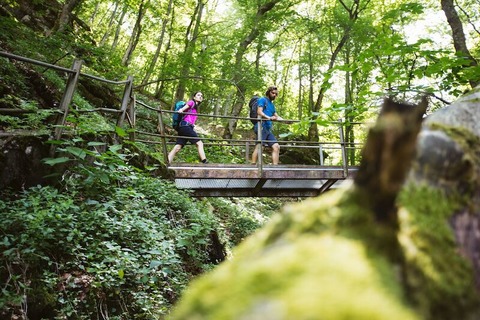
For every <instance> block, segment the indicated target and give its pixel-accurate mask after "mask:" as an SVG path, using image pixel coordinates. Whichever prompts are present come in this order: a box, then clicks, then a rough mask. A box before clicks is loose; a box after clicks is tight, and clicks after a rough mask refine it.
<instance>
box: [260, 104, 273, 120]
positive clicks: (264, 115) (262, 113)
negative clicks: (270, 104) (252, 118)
mask: <svg viewBox="0 0 480 320" xmlns="http://www.w3.org/2000/svg"><path fill="white" fill-rule="evenodd" d="M257 114H258V115H260V116H261V117H262V118H265V119H267V120H272V117H270V116H267V115H266V114H265V113H264V112H263V106H258V107H257Z"/></svg>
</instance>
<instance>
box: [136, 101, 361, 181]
mask: <svg viewBox="0 0 480 320" xmlns="http://www.w3.org/2000/svg"><path fill="white" fill-rule="evenodd" d="M136 105H137V107H140V106H142V107H144V108H146V109H149V110H151V111H153V112H156V113H157V114H158V132H157V133H153V132H144V131H139V130H136V131H135V135H136V137H135V140H136V141H139V142H143V143H148V144H158V145H160V147H161V149H162V153H163V155H164V160H165V163H168V158H167V156H168V151H169V150H168V147H169V146H173V145H174V144H175V141H176V139H177V138H178V137H181V136H179V135H178V133H177V132H176V131H175V130H173V129H172V128H171V120H170V119H171V116H172V114H173V113H174V111H172V110H166V109H163V108H161V107H158V108H155V107H151V106H149V105H148V104H146V103H143V102H142V101H136ZM185 114H188V112H187V113H185ZM196 115H197V116H198V119H199V120H200V119H202V118H203V119H204V118H208V119H215V120H220V121H223V122H225V123H226V122H227V121H228V120H232V119H234V120H236V121H238V122H247V123H248V125H247V126H248V127H249V128H251V127H252V125H251V120H259V121H260V122H261V123H262V122H263V120H262V119H260V118H259V119H252V118H249V117H234V116H225V115H212V114H202V113H197V114H196ZM210 121H212V120H210ZM296 122H300V121H298V120H277V121H275V123H276V126H279V125H282V124H285V125H286V124H291V123H296ZM345 125H346V122H344V121H342V120H341V119H339V120H338V121H333V122H331V126H334V127H336V128H337V130H338V136H337V137H338V140H336V141H318V142H312V141H288V140H286V141H283V140H282V139H281V138H279V137H278V136H277V140H278V143H279V145H280V146H281V150H282V153H284V152H285V150H291V149H313V150H315V151H316V152H317V153H316V154H317V155H318V158H317V159H316V162H317V163H318V164H319V165H320V166H326V165H330V166H341V167H342V168H343V170H344V175H345V176H348V167H349V164H352V163H353V164H355V161H352V160H351V159H349V155H350V157H352V156H353V157H354V158H355V159H357V158H360V156H359V152H360V150H361V144H360V143H352V142H346V141H345V139H344V137H345V132H344V129H345ZM348 125H363V123H348ZM259 128H261V126H259ZM250 131H251V136H252V137H251V138H245V139H224V138H211V137H202V135H201V134H200V137H199V139H200V140H202V141H203V143H204V146H205V148H206V152H207V153H208V149H207V148H208V147H209V146H210V147H211V146H219V147H222V148H226V147H229V148H242V149H243V152H244V154H245V157H244V162H245V163H250V156H251V152H252V151H253V150H254V148H255V146H256V144H257V143H259V144H260V151H259V156H258V161H257V164H256V165H257V166H258V169H259V170H260V171H262V170H263V167H264V165H265V164H264V161H263V156H260V155H263V151H264V149H265V145H266V141H265V140H263V141H258V140H256V138H255V137H254V136H255V135H254V132H253V130H251V129H250ZM258 136H259V135H258V134H257V137H258ZM184 138H188V137H184ZM334 153H335V154H334ZM297 154H298V153H297ZM325 154H327V155H328V156H329V158H335V159H337V161H338V163H333V161H330V163H329V164H327V163H326V162H327V161H326V159H325ZM207 157H208V155H207ZM300 165H301V163H300Z"/></svg>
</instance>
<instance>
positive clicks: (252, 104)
mask: <svg viewBox="0 0 480 320" xmlns="http://www.w3.org/2000/svg"><path fill="white" fill-rule="evenodd" d="M258 99H260V97H259V96H257V95H254V96H253V97H252V99H250V101H249V102H248V107H249V109H250V113H249V118H252V119H250V121H251V122H252V123H253V124H255V123H257V122H258V120H253V119H257V117H258V113H257V108H258Z"/></svg>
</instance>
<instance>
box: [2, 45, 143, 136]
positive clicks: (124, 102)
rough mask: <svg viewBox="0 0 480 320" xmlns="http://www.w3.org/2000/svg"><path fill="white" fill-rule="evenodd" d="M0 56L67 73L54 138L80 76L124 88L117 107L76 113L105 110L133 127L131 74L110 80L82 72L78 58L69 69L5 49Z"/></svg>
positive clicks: (119, 122)
mask: <svg viewBox="0 0 480 320" xmlns="http://www.w3.org/2000/svg"><path fill="white" fill-rule="evenodd" d="M0 56H1V57H5V58H8V59H11V60H16V61H22V62H26V63H29V64H33V65H37V66H42V67H46V68H48V69H52V70H56V71H60V72H65V73H66V74H67V80H66V85H65V90H64V93H63V96H62V99H61V101H60V103H59V105H58V107H57V112H58V115H57V117H56V120H55V132H54V138H55V139H56V140H59V139H60V138H61V136H62V133H63V129H64V128H65V125H66V121H67V116H68V114H69V112H70V111H71V109H72V101H73V96H74V93H75V90H76V88H77V84H78V82H79V78H80V77H86V78H90V79H93V80H96V81H100V82H104V83H107V84H112V85H123V86H124V90H123V95H122V98H121V103H120V106H119V108H118V109H117V108H95V109H90V110H75V111H76V112H78V113H87V112H105V113H113V114H117V115H118V117H117V123H116V125H117V126H122V125H123V123H124V121H125V119H127V120H128V124H129V125H130V127H131V128H135V111H134V105H135V97H134V95H133V77H132V76H128V77H127V79H126V80H124V81H112V80H108V79H104V78H101V77H97V76H94V75H90V74H86V73H82V72H81V69H82V66H83V61H82V60H78V59H76V60H74V62H73V64H72V66H71V68H70V69H69V68H64V67H61V66H58V65H54V64H50V63H46V62H42V61H38V60H34V59H30V58H26V57H22V56H18V55H15V54H12V53H9V52H5V51H0ZM52 107H54V106H52ZM26 112H30V111H28V110H21V109H5V108H2V109H0V114H18V113H26Z"/></svg>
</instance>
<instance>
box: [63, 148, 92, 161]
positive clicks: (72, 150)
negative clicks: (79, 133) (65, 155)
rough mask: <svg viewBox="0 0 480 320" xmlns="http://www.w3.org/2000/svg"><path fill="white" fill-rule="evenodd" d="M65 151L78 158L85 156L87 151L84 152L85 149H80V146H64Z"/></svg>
mask: <svg viewBox="0 0 480 320" xmlns="http://www.w3.org/2000/svg"><path fill="white" fill-rule="evenodd" d="M65 151H67V152H69V153H71V154H72V155H74V156H76V157H78V158H80V159H82V160H83V159H85V157H86V156H87V153H86V152H85V150H83V149H81V148H78V147H66V148H65Z"/></svg>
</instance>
